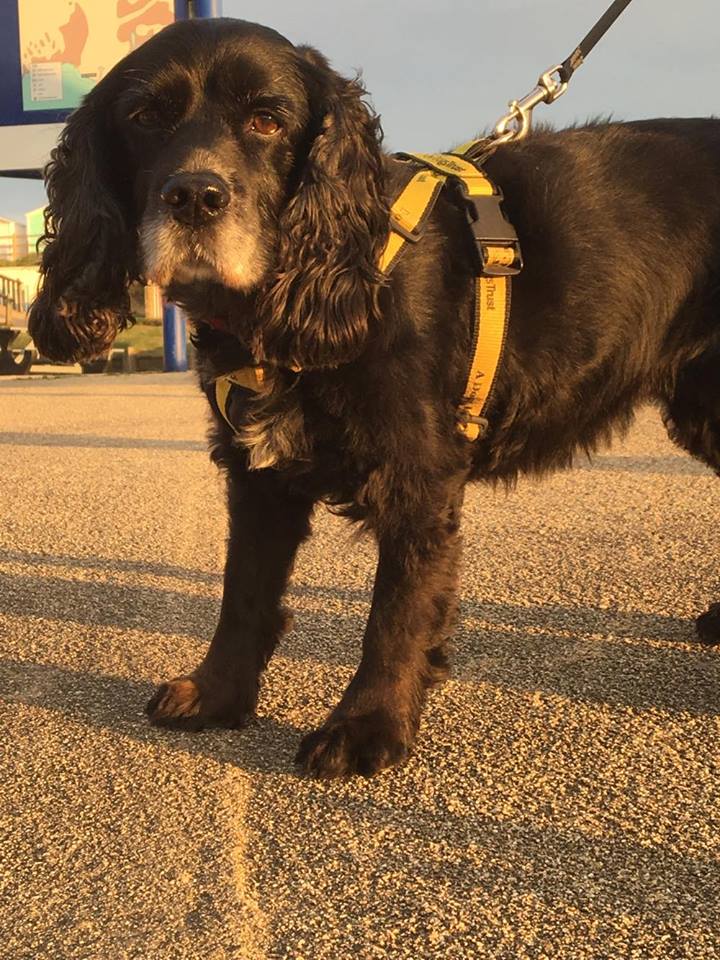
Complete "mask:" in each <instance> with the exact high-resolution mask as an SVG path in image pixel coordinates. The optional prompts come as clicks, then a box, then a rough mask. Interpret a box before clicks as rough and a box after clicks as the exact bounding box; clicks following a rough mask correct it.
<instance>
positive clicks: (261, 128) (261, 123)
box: [250, 111, 280, 137]
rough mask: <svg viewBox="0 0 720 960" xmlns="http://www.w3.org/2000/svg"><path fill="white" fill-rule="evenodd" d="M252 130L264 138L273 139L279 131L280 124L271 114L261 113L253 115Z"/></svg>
mask: <svg viewBox="0 0 720 960" xmlns="http://www.w3.org/2000/svg"><path fill="white" fill-rule="evenodd" d="M250 129H251V130H253V131H254V132H255V133H261V134H262V135H263V136H264V137H272V136H273V134H275V133H277V132H278V131H279V129H280V123H279V121H278V120H277V119H276V118H275V117H274V116H273V115H272V114H271V113H264V112H263V111H260V112H258V113H254V114H253V115H252V119H251V121H250Z"/></svg>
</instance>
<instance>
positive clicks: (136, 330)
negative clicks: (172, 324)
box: [113, 323, 163, 357]
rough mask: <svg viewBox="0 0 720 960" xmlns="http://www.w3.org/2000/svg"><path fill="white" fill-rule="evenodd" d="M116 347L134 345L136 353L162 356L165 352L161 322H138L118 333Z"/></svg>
mask: <svg viewBox="0 0 720 960" xmlns="http://www.w3.org/2000/svg"><path fill="white" fill-rule="evenodd" d="M113 346H114V347H119V348H122V347H132V348H133V350H135V352H136V353H146V354H150V355H151V356H156V357H160V356H162V352H163V329H162V324H160V323H136V324H135V326H133V327H128V329H127V330H123V332H122V333H120V334H118V336H117V337H116V338H115V342H114V344H113Z"/></svg>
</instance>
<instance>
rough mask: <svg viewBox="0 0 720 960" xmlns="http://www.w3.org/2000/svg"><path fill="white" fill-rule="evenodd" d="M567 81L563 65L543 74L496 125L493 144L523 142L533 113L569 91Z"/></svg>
mask: <svg viewBox="0 0 720 960" xmlns="http://www.w3.org/2000/svg"><path fill="white" fill-rule="evenodd" d="M567 88H568V85H567V81H565V80H563V79H562V64H559V63H558V64H557V65H556V66H554V67H551V68H550V69H549V70H546V71H545V73H541V74H540V76H539V77H538V82H537V86H536V87H534V88H533V89H532V90H531V91H530V93H528V94H527V96H525V97H523V98H522V99H521V100H511V101H510V103H509V104H508V106H509V107H510V112H509V113H507V114H505V116H504V117H502V118H501V119H500V120H498V122H497V123H496V124H495V130H494V131H493V134H492V139H493V144H494V145H495V146H499V145H500V144H501V143H509V142H510V141H511V140H522V139H523V137H525V136H527V134H528V133H529V131H530V127H531V125H532V112H533V110H534V109H535V107H536V106H537V105H538V104H539V103H554V102H555V101H556V100H557V99H558V97H561V96H562V95H563V94H564V93H565V91H566V90H567Z"/></svg>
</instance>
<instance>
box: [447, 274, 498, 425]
mask: <svg viewBox="0 0 720 960" xmlns="http://www.w3.org/2000/svg"><path fill="white" fill-rule="evenodd" d="M509 317H510V278H509V277H478V278H477V280H476V282H475V320H474V324H473V342H472V360H471V363H470V370H469V372H468V377H467V381H466V383H465V389H464V390H463V398H462V400H461V401H460V406H459V408H458V430H459V431H460V432H461V433H462V434H463V436H464V437H465V438H466V439H467V440H477V439H478V438H479V437H481V436H482V435H483V434H484V433H485V431H486V430H487V420H485V419H484V418H483V416H482V414H483V412H484V409H485V404H486V403H487V401H488V397H489V396H490V391H491V389H492V385H493V383H494V382H495V374H496V373H497V368H498V364H499V363H500V357H501V355H502V350H503V346H504V344H505V336H506V333H507V322H508V319H509Z"/></svg>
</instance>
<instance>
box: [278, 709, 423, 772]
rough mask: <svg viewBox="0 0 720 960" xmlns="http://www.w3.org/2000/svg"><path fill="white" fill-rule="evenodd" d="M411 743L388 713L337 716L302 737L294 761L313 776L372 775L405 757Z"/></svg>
mask: <svg viewBox="0 0 720 960" xmlns="http://www.w3.org/2000/svg"><path fill="white" fill-rule="evenodd" d="M411 746H412V743H411V742H410V741H409V740H408V738H407V737H403V736H402V735H401V733H400V732H399V730H398V728H397V726H396V725H395V724H394V723H393V722H392V720H391V719H390V718H389V717H388V716H387V714H383V713H380V712H376V713H371V714H365V715H361V716H358V717H336V718H335V719H333V718H330V719H329V720H328V722H327V723H326V724H325V726H323V727H321V728H320V729H319V730H314V731H313V732H312V733H309V734H308V735H307V736H306V737H304V738H303V740H302V742H301V744H300V749H299V750H298V752H297V756H296V757H295V763H297V764H298V765H299V766H300V768H301V769H302V771H303V772H304V773H307V774H310V775H311V776H314V777H321V778H327V779H330V778H332V777H347V776H350V775H352V774H360V776H361V777H372V776H373V775H374V774H376V773H378V772H379V771H380V770H384V769H385V768H387V767H392V766H395V764H398V763H401V762H402V761H403V760H405V759H406V758H407V756H408V755H409V753H410V749H411Z"/></svg>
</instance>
